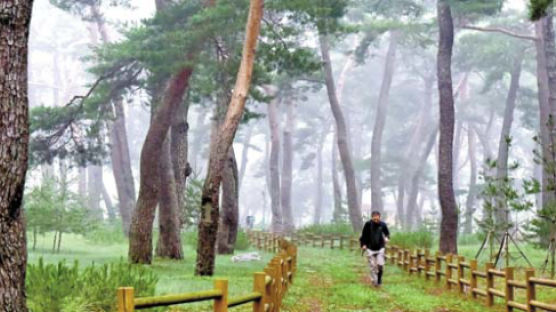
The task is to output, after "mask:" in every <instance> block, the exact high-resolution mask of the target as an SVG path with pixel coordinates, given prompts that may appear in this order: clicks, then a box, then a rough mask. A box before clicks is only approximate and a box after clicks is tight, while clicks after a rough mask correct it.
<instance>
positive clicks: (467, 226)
mask: <svg viewBox="0 0 556 312" xmlns="http://www.w3.org/2000/svg"><path fill="white" fill-rule="evenodd" d="M467 148H468V149H469V163H470V174H469V190H468V192H467V201H466V202H465V223H464V224H463V233H464V234H471V233H472V232H473V215H474V213H475V198H476V197H477V157H476V151H475V131H473V128H472V126H471V125H469V128H468V129H467Z"/></svg>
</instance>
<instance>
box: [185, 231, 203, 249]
mask: <svg viewBox="0 0 556 312" xmlns="http://www.w3.org/2000/svg"><path fill="white" fill-rule="evenodd" d="M181 241H182V242H183V243H184V244H186V245H187V246H190V247H191V248H197V242H198V241H199V233H198V232H197V231H184V232H182V234H181Z"/></svg>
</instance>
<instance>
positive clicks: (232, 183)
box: [217, 146, 239, 254]
mask: <svg viewBox="0 0 556 312" xmlns="http://www.w3.org/2000/svg"><path fill="white" fill-rule="evenodd" d="M238 202H239V188H238V169H237V162H236V156H235V151H234V148H233V146H231V147H230V149H229V150H228V158H227V160H226V165H225V167H224V172H223V173H222V198H221V206H222V208H221V209H222V214H221V215H220V224H219V226H218V241H217V251H218V253H219V254H233V253H234V248H235V243H236V239H237V230H238V221H239V206H238Z"/></svg>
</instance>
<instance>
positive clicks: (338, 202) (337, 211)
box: [331, 133, 344, 222]
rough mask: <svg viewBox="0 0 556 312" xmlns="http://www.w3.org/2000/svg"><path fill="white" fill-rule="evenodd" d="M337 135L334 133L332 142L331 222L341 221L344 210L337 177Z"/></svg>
mask: <svg viewBox="0 0 556 312" xmlns="http://www.w3.org/2000/svg"><path fill="white" fill-rule="evenodd" d="M337 141H338V139H337V134H336V133H334V141H333V142H332V166H331V169H332V192H333V193H334V210H333V211H332V220H333V221H334V222H340V221H343V220H342V218H343V214H344V211H343V210H344V209H343V207H342V188H341V187H340V177H339V175H338V169H339V168H338V156H339V155H338V144H335V142H337Z"/></svg>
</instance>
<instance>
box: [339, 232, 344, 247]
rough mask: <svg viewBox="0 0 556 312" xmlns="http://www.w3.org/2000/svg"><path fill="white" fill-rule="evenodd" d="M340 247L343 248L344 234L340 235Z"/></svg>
mask: <svg viewBox="0 0 556 312" xmlns="http://www.w3.org/2000/svg"><path fill="white" fill-rule="evenodd" d="M340 249H344V235H340Z"/></svg>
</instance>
